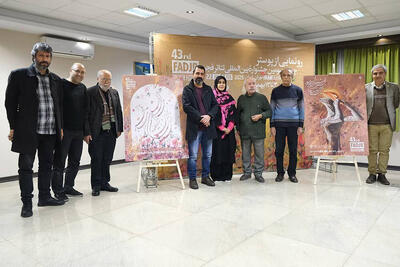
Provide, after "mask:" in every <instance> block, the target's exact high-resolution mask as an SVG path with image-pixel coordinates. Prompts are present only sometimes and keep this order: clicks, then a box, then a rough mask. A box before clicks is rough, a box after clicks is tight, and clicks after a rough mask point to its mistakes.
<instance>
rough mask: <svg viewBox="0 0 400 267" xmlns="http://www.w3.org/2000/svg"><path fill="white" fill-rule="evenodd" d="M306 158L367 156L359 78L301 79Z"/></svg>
mask: <svg viewBox="0 0 400 267" xmlns="http://www.w3.org/2000/svg"><path fill="white" fill-rule="evenodd" d="M304 106H305V120H304V127H305V152H306V155H308V156H363V155H368V153H369V150H368V125H367V122H368V117H367V107H366V94H365V85H364V75H363V74H338V75H336V74H335V75H314V76H304Z"/></svg>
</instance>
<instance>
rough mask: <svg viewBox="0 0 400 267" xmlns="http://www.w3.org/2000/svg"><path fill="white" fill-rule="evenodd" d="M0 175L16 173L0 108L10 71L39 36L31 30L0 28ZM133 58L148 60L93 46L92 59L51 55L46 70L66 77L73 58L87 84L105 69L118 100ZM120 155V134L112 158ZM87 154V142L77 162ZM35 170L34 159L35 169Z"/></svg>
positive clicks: (27, 60) (23, 62) (23, 61)
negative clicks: (79, 63) (84, 73)
mask: <svg viewBox="0 0 400 267" xmlns="http://www.w3.org/2000/svg"><path fill="white" fill-rule="evenodd" d="M0 36H1V38H0V90H1V93H0V103H1V107H0V178H1V177H5V176H11V175H17V171H18V168H17V163H18V154H17V153H14V152H11V151H10V148H11V142H10V141H8V139H7V136H8V133H9V124H8V121H7V115H6V111H5V108H4V100H5V89H6V86H7V79H8V75H9V74H10V71H12V70H14V69H17V68H21V67H28V66H29V65H30V64H31V63H32V61H31V56H30V51H31V49H32V46H33V44H34V43H36V42H38V41H39V39H40V37H39V36H38V35H34V34H26V33H21V32H16V31H8V30H1V29H0ZM135 61H141V62H143V61H148V55H147V54H144V53H139V52H133V51H129V50H122V49H117V48H110V47H104V46H97V45H96V46H95V57H94V59H93V60H80V59H68V58H60V57H53V61H52V64H51V66H50V70H51V71H52V72H54V73H56V74H58V75H59V76H60V77H62V78H66V77H67V76H68V73H69V68H70V67H71V65H72V63H74V62H81V63H82V64H84V65H85V66H86V72H87V74H86V77H85V80H84V81H83V82H84V83H85V84H86V86H87V87H90V86H92V85H95V84H96V74H97V71H98V70H99V69H108V70H110V71H111V73H112V75H113V81H112V86H113V87H114V88H116V89H118V92H119V94H120V98H121V104H122V82H121V81H122V75H124V74H132V73H133V64H134V62H135ZM124 157H125V155H124V136H123V135H122V136H121V137H120V138H118V142H117V146H116V149H115V153H114V160H118V159H123V158H124ZM89 162H90V157H89V154H88V153H87V145H86V144H85V145H84V151H83V154H82V160H81V164H82V165H84V164H89ZM34 171H37V160H36V161H35V169H34Z"/></svg>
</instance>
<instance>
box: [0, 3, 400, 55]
mask: <svg viewBox="0 0 400 267" xmlns="http://www.w3.org/2000/svg"><path fill="white" fill-rule="evenodd" d="M137 5H141V6H144V7H147V8H151V9H153V10H156V11H158V12H160V14H159V15H157V16H154V17H151V18H148V19H140V18H137V17H134V16H131V15H127V14H125V13H123V10H125V9H128V8H132V7H135V6H137ZM354 9H359V10H360V11H362V12H363V13H364V14H365V17H364V18H360V19H355V20H351V21H345V22H338V21H335V20H333V19H332V18H331V16H330V15H331V14H334V13H339V12H343V11H349V10H354ZM188 10H192V11H194V13H193V14H188V13H186V11H188ZM399 10H400V0H379V1H377V0H335V1H333V0H217V1H213V0H186V1H183V0H151V1H150V0H147V1H144V0H138V1H135V0H86V1H83V0H82V1H81V0H12V1H11V0H0V28H5V29H11V30H18V31H23V32H29V33H36V34H53V35H60V36H64V37H69V38H76V39H80V40H87V41H91V42H93V43H96V44H102V45H107V46H113V47H120V48H125V49H130V50H135V51H142V52H147V51H148V40H149V34H150V32H160V33H170V34H183V35H196V36H212V37H227V38H251V39H265V40H288V41H300V42H312V43H317V44H321V43H331V42H338V41H346V40H354V39H361V38H369V37H375V36H377V35H378V34H382V35H392V34H398V33H400V12H399ZM248 32H254V34H252V35H249V34H248Z"/></svg>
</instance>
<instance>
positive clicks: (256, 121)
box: [236, 77, 271, 183]
mask: <svg viewBox="0 0 400 267" xmlns="http://www.w3.org/2000/svg"><path fill="white" fill-rule="evenodd" d="M243 87H244V94H243V95H241V96H240V97H239V99H238V102H237V112H238V119H237V124H236V128H237V130H238V131H239V134H240V142H241V144H242V162H243V175H242V176H241V177H240V180H241V181H244V180H247V179H249V178H251V173H252V168H251V146H253V147H254V156H255V159H254V176H255V179H256V181H258V182H260V183H264V182H265V180H264V178H263V176H262V173H263V171H264V139H265V121H266V119H267V118H271V107H270V105H269V102H268V99H267V97H266V96H265V95H263V94H260V93H258V92H257V91H256V79H255V78H253V77H248V78H246V79H245V81H244V84H243Z"/></svg>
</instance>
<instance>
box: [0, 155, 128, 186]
mask: <svg viewBox="0 0 400 267" xmlns="http://www.w3.org/2000/svg"><path fill="white" fill-rule="evenodd" d="M123 163H128V162H126V161H125V160H124V159H119V160H113V161H112V162H111V164H110V165H116V164H123ZM86 169H90V164H86V165H81V166H79V170H86ZM33 177H37V172H34V173H33ZM12 181H18V175H12V176H5V177H0V184H1V183H6V182H12Z"/></svg>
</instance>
